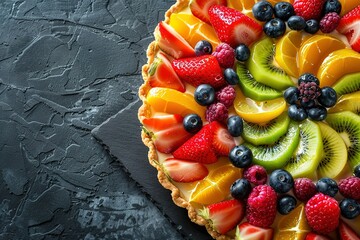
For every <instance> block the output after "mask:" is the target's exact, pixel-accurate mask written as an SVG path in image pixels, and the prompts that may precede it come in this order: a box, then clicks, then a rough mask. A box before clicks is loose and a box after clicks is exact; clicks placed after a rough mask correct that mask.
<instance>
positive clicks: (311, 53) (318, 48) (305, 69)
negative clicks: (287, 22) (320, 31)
mask: <svg viewBox="0 0 360 240" xmlns="http://www.w3.org/2000/svg"><path fill="white" fill-rule="evenodd" d="M345 47H346V45H345V44H344V43H343V42H342V41H340V40H339V39H337V38H335V37H330V36H328V35H314V36H312V37H310V38H309V39H307V40H306V41H304V42H303V43H302V44H301V47H300V49H299V69H300V74H303V73H312V74H314V75H316V74H317V72H318V69H319V67H320V65H321V63H322V62H323V60H324V59H325V58H326V57H327V56H328V55H329V54H330V53H332V52H334V51H336V50H339V49H343V48H345Z"/></svg>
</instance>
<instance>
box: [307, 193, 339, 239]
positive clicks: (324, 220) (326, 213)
mask: <svg viewBox="0 0 360 240" xmlns="http://www.w3.org/2000/svg"><path fill="white" fill-rule="evenodd" d="M305 215H306V219H307V222H308V224H309V226H310V227H311V228H312V229H313V230H314V231H315V232H318V233H320V234H328V233H330V232H332V231H334V230H335V229H336V228H337V227H338V225H339V218H340V207H339V203H338V202H337V201H336V200H335V199H334V198H332V197H330V196H328V195H325V194H322V193H318V194H316V195H315V196H313V197H312V198H310V200H309V201H308V202H307V203H306V205H305Z"/></svg>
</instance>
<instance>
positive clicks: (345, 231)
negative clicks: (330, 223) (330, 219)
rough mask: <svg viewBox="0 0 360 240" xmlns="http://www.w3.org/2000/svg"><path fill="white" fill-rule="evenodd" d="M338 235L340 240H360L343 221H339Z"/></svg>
mask: <svg viewBox="0 0 360 240" xmlns="http://www.w3.org/2000/svg"><path fill="white" fill-rule="evenodd" d="M339 233H340V239H341V240H360V236H359V235H357V234H356V232H355V231H354V230H353V229H351V228H350V226H349V225H347V224H346V223H345V222H343V221H340V224H339Z"/></svg>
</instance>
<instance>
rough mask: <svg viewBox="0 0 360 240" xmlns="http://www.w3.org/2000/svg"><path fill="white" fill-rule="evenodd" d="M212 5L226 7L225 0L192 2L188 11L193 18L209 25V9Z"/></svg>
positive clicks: (198, 0)
mask: <svg viewBox="0 0 360 240" xmlns="http://www.w3.org/2000/svg"><path fill="white" fill-rule="evenodd" d="M214 4H219V5H226V0H192V1H191V2H190V10H191V12H192V14H193V15H194V16H195V17H197V18H199V19H201V20H203V21H204V22H207V23H210V19H209V18H210V17H209V8H210V7H211V6H212V5H214Z"/></svg>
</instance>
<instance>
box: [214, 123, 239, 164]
mask: <svg viewBox="0 0 360 240" xmlns="http://www.w3.org/2000/svg"><path fill="white" fill-rule="evenodd" d="M212 125H213V132H214V139H213V142H212V147H213V148H214V150H215V152H216V154H217V155H218V156H224V157H227V156H229V153H230V150H231V149H232V148H233V147H235V141H234V138H233V137H232V136H231V135H230V133H229V131H228V130H227V129H226V128H225V127H223V126H222V125H221V124H220V123H218V122H214V123H212Z"/></svg>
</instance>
